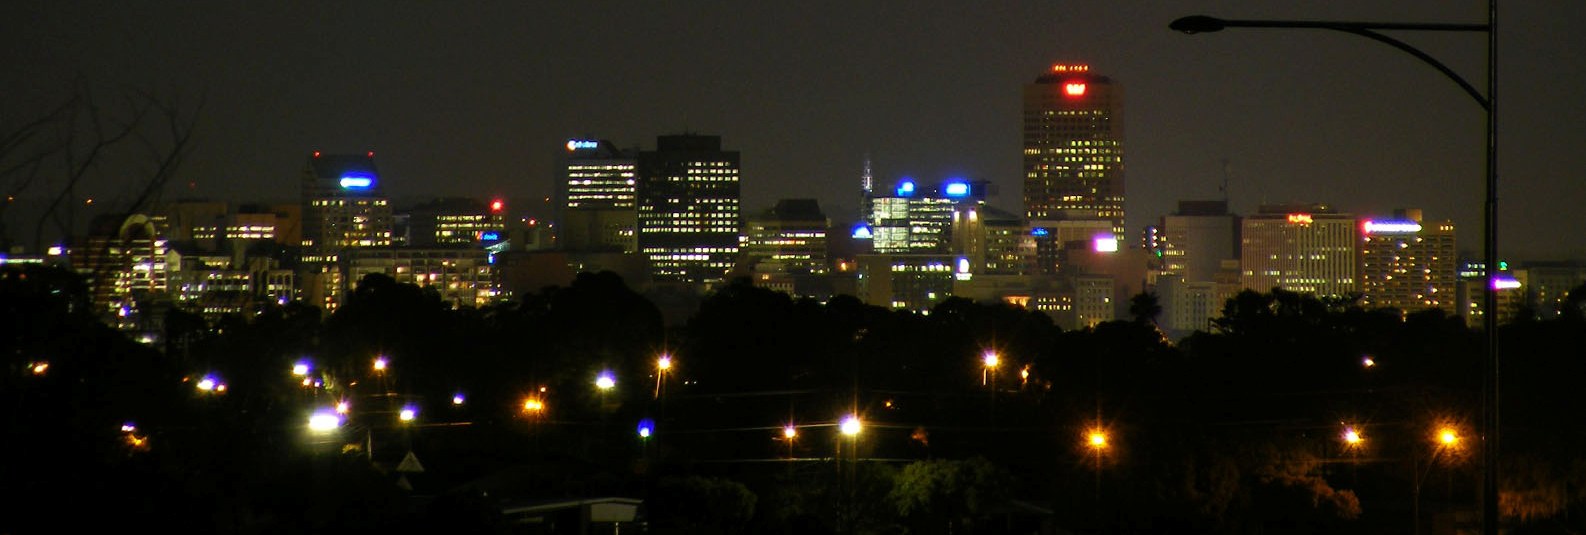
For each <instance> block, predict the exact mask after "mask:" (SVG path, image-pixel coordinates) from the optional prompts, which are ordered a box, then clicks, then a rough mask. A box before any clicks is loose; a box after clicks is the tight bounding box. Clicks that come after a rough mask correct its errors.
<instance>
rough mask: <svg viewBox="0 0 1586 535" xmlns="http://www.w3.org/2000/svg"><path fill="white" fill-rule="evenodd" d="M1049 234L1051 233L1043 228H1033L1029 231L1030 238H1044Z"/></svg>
mask: <svg viewBox="0 0 1586 535" xmlns="http://www.w3.org/2000/svg"><path fill="white" fill-rule="evenodd" d="M1051 233H1052V231H1050V230H1046V229H1044V228H1033V229H1030V235H1031V236H1037V237H1040V236H1045V235H1048V234H1051Z"/></svg>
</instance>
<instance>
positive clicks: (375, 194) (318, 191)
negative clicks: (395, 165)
mask: <svg viewBox="0 0 1586 535" xmlns="http://www.w3.org/2000/svg"><path fill="white" fill-rule="evenodd" d="M300 185H301V191H302V237H303V240H302V259H301V261H300V262H299V264H298V267H299V275H300V277H299V280H300V284H301V287H300V290H301V291H302V292H303V294H302V298H303V299H304V300H305V301H307V302H308V303H309V304H312V305H314V306H317V307H320V308H322V309H323V310H324V311H325V312H326V313H329V312H332V311H334V310H335V309H336V307H337V306H338V305H339V304H340V302H341V297H342V293H343V292H344V291H345V290H346V285H347V280H346V279H345V278H344V277H343V273H342V271H341V270H340V269H339V261H340V257H341V254H342V253H343V252H344V251H346V250H348V249H353V248H359V247H389V246H391V244H392V213H391V201H390V199H388V198H387V197H386V196H385V187H384V182H383V181H382V180H381V177H380V173H379V171H378V170H377V169H376V168H375V163H374V153H373V152H369V153H367V154H363V155H350V154H342V155H336V154H323V153H320V152H317V151H316V152H314V153H313V155H311V156H310V157H309V159H308V165H307V166H305V168H304V170H303V175H302V179H301V181H300Z"/></svg>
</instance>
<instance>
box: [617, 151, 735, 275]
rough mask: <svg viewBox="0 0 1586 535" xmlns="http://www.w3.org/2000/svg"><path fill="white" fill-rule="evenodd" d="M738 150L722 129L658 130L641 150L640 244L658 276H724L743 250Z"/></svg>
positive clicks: (639, 161)
mask: <svg viewBox="0 0 1586 535" xmlns="http://www.w3.org/2000/svg"><path fill="white" fill-rule="evenodd" d="M738 162H739V159H738V152H737V151H724V150H722V149H721V136H701V135H693V134H683V135H673V136H660V137H659V138H657V140H656V150H654V151H644V152H640V153H639V158H638V165H637V177H638V190H637V194H638V209H639V210H638V217H639V219H638V222H639V225H638V247H639V252H640V253H641V254H643V255H645V256H646V257H648V258H649V260H650V269H651V273H652V274H653V275H654V279H655V280H656V281H657V282H681V283H689V284H706V285H709V284H712V283H716V282H720V281H721V280H722V279H723V278H724V276H725V275H726V273H727V270H729V269H731V268H732V267H733V264H734V262H736V261H737V257H738V240H739V238H738V236H739V232H740V230H739V227H740V225H741V219H740V218H741V215H740V213H739V211H740V207H739V183H738V181H739V167H738Z"/></svg>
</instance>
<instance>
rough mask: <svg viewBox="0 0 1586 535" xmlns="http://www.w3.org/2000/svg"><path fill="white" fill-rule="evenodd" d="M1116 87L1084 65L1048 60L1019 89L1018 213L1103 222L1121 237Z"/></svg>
mask: <svg viewBox="0 0 1586 535" xmlns="http://www.w3.org/2000/svg"><path fill="white" fill-rule="evenodd" d="M1123 170H1124V166H1123V88H1122V87H1120V86H1119V85H1118V84H1116V83H1114V82H1113V81H1112V79H1111V78H1108V77H1106V76H1100V75H1096V74H1092V73H1091V72H1090V67H1089V66H1087V65H1067V64H1058V65H1053V66H1052V70H1051V71H1049V72H1047V73H1045V74H1043V75H1041V76H1040V77H1039V78H1036V79H1035V82H1034V83H1031V84H1029V85H1026V86H1025V87H1024V215H1025V218H1027V219H1030V220H1031V221H1032V225H1035V226H1053V225H1050V224H1047V223H1040V224H1037V223H1034V222H1037V221H1041V222H1045V221H1096V220H1100V221H1108V222H1110V224H1111V226H1112V229H1113V234H1114V235H1115V236H1116V237H1117V238H1118V239H1122V238H1123V235H1124V228H1123V221H1124V213H1123V199H1124V172H1123Z"/></svg>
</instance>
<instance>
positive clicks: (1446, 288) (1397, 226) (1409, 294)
mask: <svg viewBox="0 0 1586 535" xmlns="http://www.w3.org/2000/svg"><path fill="white" fill-rule="evenodd" d="M1455 254H1456V253H1455V250H1454V222H1453V221H1440V222H1435V223H1427V222H1424V221H1422V219H1421V211H1420V210H1396V211H1395V212H1394V216H1393V218H1392V219H1369V220H1366V221H1363V222H1361V224H1360V291H1361V294H1362V296H1361V304H1362V305H1364V306H1367V307H1372V308H1397V309H1399V310H1401V311H1404V312H1413V311H1417V310H1422V309H1428V308H1436V309H1441V310H1443V311H1444V312H1447V313H1448V314H1449V315H1453V314H1455V313H1457V312H1458V303H1457V302H1456V301H1457V300H1456V299H1455V295H1454V285H1455V282H1457V280H1456V278H1455V268H1456V266H1457V260H1456V258H1455Z"/></svg>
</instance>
